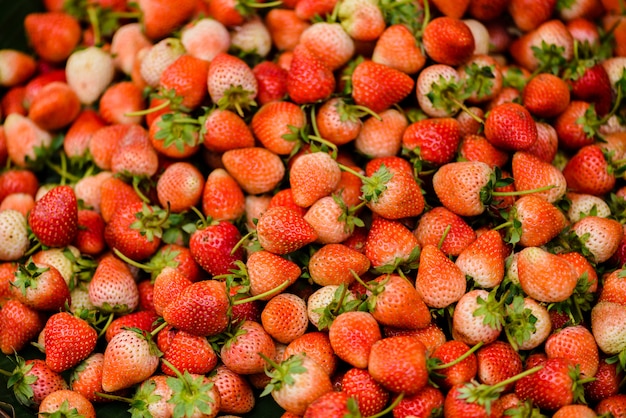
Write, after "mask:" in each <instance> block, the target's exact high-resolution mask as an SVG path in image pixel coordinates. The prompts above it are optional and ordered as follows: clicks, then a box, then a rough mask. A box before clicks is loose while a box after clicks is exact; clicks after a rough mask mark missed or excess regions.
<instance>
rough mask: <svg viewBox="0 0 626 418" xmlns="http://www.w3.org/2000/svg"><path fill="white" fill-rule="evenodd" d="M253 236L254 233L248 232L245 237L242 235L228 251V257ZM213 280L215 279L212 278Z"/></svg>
mask: <svg viewBox="0 0 626 418" xmlns="http://www.w3.org/2000/svg"><path fill="white" fill-rule="evenodd" d="M254 234H255V231H250V232H248V233H247V234H246V235H244V236H243V237H241V239H240V240H239V241H237V244H235V246H234V247H233V249H232V250H230V255H235V253H236V252H237V250H238V249H239V247H241V246H242V245H243V243H244V242H246V240H247V239H248V238H250V237H251V236H253V235H254ZM214 278H215V277H214Z"/></svg>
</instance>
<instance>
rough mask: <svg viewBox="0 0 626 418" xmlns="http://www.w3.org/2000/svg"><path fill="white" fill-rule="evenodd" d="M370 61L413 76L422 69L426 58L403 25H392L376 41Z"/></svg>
mask: <svg viewBox="0 0 626 418" xmlns="http://www.w3.org/2000/svg"><path fill="white" fill-rule="evenodd" d="M372 61H374V62H377V63H379V64H384V65H387V66H389V67H391V68H394V69H396V70H399V71H402V72H403V73H406V74H415V73H417V72H418V71H419V70H421V69H422V68H423V67H424V64H425V63H426V57H425V56H424V54H423V52H422V50H421V49H420V48H419V45H418V43H417V42H416V41H415V37H414V36H413V34H412V33H411V31H410V30H409V29H408V28H407V27H406V26H405V25H402V24H393V25H389V26H388V27H387V28H386V29H385V31H384V32H383V33H382V34H381V35H380V37H379V38H378V40H377V41H376V46H375V47H374V51H372Z"/></svg>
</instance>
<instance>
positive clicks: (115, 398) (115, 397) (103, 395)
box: [94, 392, 133, 403]
mask: <svg viewBox="0 0 626 418" xmlns="http://www.w3.org/2000/svg"><path fill="white" fill-rule="evenodd" d="M94 394H95V395H97V396H99V397H101V398H104V399H110V400H112V401H118V402H124V403H132V402H133V400H132V399H130V398H125V397H123V396H119V395H113V394H111V393H103V392H94Z"/></svg>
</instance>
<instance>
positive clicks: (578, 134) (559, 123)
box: [554, 100, 595, 150]
mask: <svg viewBox="0 0 626 418" xmlns="http://www.w3.org/2000/svg"><path fill="white" fill-rule="evenodd" d="M590 106H591V105H590V103H589V102H584V101H582V100H572V101H571V102H570V104H569V105H568V106H567V107H566V108H565V110H564V111H563V112H561V113H560V114H559V116H558V117H557V118H556V120H555V121H554V129H555V130H556V133H557V135H558V138H559V145H560V146H562V147H563V148H564V149H567V150H578V149H580V148H582V147H584V146H586V145H591V144H593V143H594V142H595V137H594V135H593V134H592V133H591V132H589V129H585V128H586V127H587V126H588V125H591V124H590V123H589V122H588V121H587V120H586V119H585V115H586V114H587V112H589V111H590Z"/></svg>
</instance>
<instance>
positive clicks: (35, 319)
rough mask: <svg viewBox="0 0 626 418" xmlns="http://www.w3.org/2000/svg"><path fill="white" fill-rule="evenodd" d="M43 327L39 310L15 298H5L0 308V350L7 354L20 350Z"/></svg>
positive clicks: (42, 319)
mask: <svg viewBox="0 0 626 418" xmlns="http://www.w3.org/2000/svg"><path fill="white" fill-rule="evenodd" d="M43 327H44V318H43V316H42V314H41V313H40V312H38V311H36V310H35V309H32V308H29V307H28V306H27V305H26V304H24V303H22V302H20V301H19V300H17V299H10V300H7V301H6V302H4V303H3V304H2V309H0V351H2V353H4V354H6V355H7V356H8V355H11V354H13V353H16V352H19V351H21V350H22V349H23V348H24V347H25V346H26V344H28V343H29V342H30V341H32V340H33V339H34V338H35V337H36V336H37V335H39V333H40V332H41V330H42V329H43Z"/></svg>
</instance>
